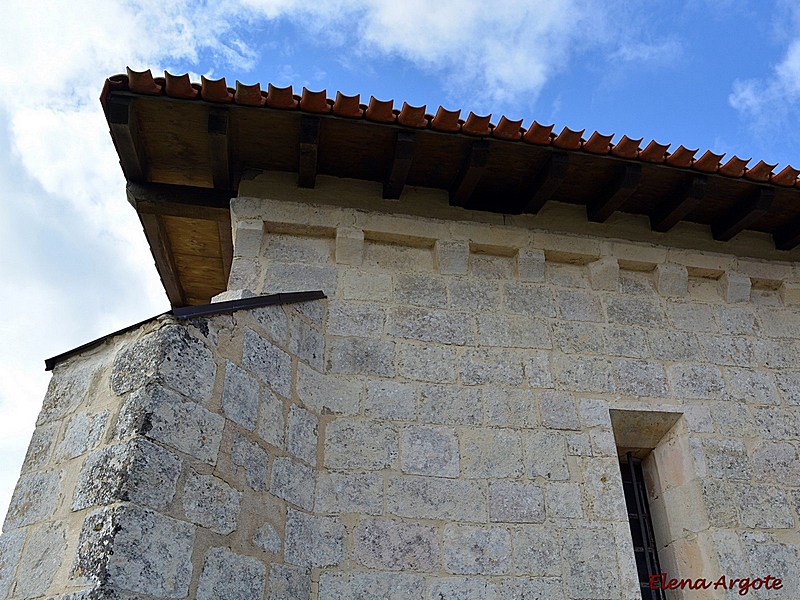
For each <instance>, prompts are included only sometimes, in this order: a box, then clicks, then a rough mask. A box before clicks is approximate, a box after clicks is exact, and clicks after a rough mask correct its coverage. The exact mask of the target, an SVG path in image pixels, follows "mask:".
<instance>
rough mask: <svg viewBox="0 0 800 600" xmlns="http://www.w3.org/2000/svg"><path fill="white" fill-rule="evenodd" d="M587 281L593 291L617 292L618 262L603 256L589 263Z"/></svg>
mask: <svg viewBox="0 0 800 600" xmlns="http://www.w3.org/2000/svg"><path fill="white" fill-rule="evenodd" d="M589 281H590V282H591V284H592V289H593V290H605V291H608V292H616V291H618V290H619V262H617V259H616V258H612V257H610V256H605V257H603V258H601V259H600V260H596V261H594V262H592V263H589Z"/></svg>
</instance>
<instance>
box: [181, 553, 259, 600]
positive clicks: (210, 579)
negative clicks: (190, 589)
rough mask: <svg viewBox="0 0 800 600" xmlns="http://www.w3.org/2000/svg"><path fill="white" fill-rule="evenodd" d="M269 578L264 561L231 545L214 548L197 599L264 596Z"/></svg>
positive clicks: (198, 589) (208, 554)
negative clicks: (244, 553)
mask: <svg viewBox="0 0 800 600" xmlns="http://www.w3.org/2000/svg"><path fill="white" fill-rule="evenodd" d="M266 579H267V568H266V567H265V566H264V563H262V562H261V561H258V560H256V559H255V558H252V557H250V556H242V555H240V554H234V553H233V552H231V551H230V550H228V549H227V548H210V549H209V550H208V552H206V556H205V559H204V560H203V570H202V571H201V572H200V580H199V582H198V584H197V596H196V598H197V600H218V599H219V598H261V597H262V596H263V594H264V586H265V584H266Z"/></svg>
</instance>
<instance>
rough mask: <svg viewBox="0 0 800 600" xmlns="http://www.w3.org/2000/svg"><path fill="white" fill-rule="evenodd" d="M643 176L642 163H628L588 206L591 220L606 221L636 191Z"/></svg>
mask: <svg viewBox="0 0 800 600" xmlns="http://www.w3.org/2000/svg"><path fill="white" fill-rule="evenodd" d="M641 177H642V167H641V165H637V164H634V163H627V164H626V165H625V166H624V168H623V169H622V170H621V171H620V172H619V173H618V174H617V175H616V176H615V177H614V179H613V180H612V181H610V182H609V183H608V184H607V185H606V186H605V187H604V188H603V190H602V191H601V192H600V193H598V194H597V195H596V196H595V197H594V198H593V199H592V200H591V201H590V202H589V204H588V205H587V206H586V213H587V215H588V216H589V220H590V221H594V222H595V223H603V222H605V221H606V220H607V219H608V217H610V216H611V215H612V214H613V213H614V211H616V210H619V208H620V207H621V206H622V205H623V204H625V201H626V200H627V199H628V198H630V196H631V194H633V192H635V191H636V188H637V186H638V185H639V180H640V179H641Z"/></svg>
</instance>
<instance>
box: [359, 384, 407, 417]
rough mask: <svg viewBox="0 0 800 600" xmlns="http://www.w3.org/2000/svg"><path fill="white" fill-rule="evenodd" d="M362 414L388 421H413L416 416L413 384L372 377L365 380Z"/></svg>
mask: <svg viewBox="0 0 800 600" xmlns="http://www.w3.org/2000/svg"><path fill="white" fill-rule="evenodd" d="M364 415H365V416H367V417H370V418H374V419H387V420H389V421H413V420H415V419H416V416H417V392H416V388H415V387H414V384H411V383H400V382H397V381H386V380H382V379H373V380H370V381H368V382H367V397H366V401H365V402H364Z"/></svg>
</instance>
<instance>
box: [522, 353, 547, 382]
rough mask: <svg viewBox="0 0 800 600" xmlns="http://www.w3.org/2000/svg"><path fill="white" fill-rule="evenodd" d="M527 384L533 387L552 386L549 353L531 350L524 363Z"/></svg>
mask: <svg viewBox="0 0 800 600" xmlns="http://www.w3.org/2000/svg"><path fill="white" fill-rule="evenodd" d="M525 374H526V375H527V377H528V384H529V385H530V386H531V387H533V388H552V387H553V376H552V375H551V374H550V353H549V352H544V351H533V352H530V353H529V354H528V361H527V362H526V363H525Z"/></svg>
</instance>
